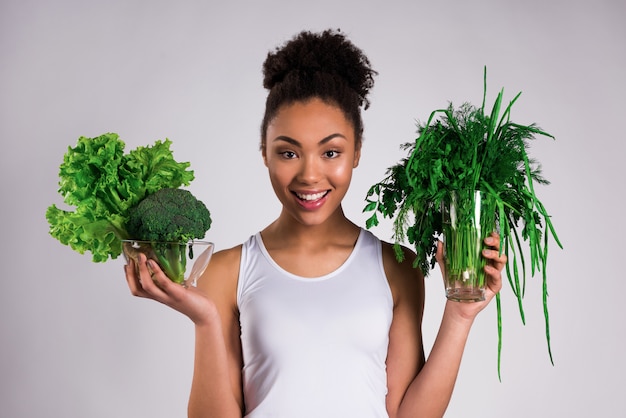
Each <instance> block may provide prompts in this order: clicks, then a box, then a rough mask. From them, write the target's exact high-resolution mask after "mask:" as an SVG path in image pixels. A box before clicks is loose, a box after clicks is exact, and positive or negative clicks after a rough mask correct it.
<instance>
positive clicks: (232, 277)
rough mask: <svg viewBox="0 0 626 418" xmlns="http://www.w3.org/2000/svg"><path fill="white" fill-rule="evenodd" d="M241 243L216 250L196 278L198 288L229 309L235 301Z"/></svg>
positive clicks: (233, 305)
mask: <svg viewBox="0 0 626 418" xmlns="http://www.w3.org/2000/svg"><path fill="white" fill-rule="evenodd" d="M241 248H242V245H237V246H235V247H232V248H228V249H224V250H220V251H216V252H215V253H214V254H213V256H212V257H211V261H210V262H209V265H208V266H207V268H206V270H205V272H204V274H203V275H202V277H201V278H200V279H199V280H198V288H199V289H201V290H202V291H204V292H205V293H206V294H207V295H208V296H209V297H211V298H212V299H213V301H214V302H215V303H216V304H218V305H221V306H222V307H224V306H228V307H230V308H231V309H232V308H234V307H235V305H236V303H237V281H238V278H239V263H240V260H241Z"/></svg>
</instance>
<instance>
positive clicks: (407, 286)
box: [383, 243, 425, 417]
mask: <svg viewBox="0 0 626 418" xmlns="http://www.w3.org/2000/svg"><path fill="white" fill-rule="evenodd" d="M404 252H405V260H404V261H403V262H402V263H399V262H398V261H397V260H396V258H395V253H394V251H393V247H392V246H391V245H390V244H387V243H383V264H384V267H385V274H386V275H387V279H388V280H389V284H390V287H391V291H392V294H393V300H394V309H393V320H392V323H391V328H390V331H389V349H388V353H387V386H388V394H387V410H388V412H389V415H390V416H392V417H393V416H395V413H396V411H397V410H398V407H399V406H400V403H401V402H402V399H403V397H404V394H405V393H406V391H407V389H408V387H409V385H410V384H411V382H412V381H413V380H414V379H415V377H416V376H417V374H418V373H419V372H420V370H421V369H422V367H423V366H424V363H425V356H424V347H423V342H422V329H421V328H422V316H423V312H424V277H423V275H422V273H421V272H420V270H419V269H417V268H414V267H413V260H414V258H415V255H414V254H413V252H411V251H409V250H408V249H404Z"/></svg>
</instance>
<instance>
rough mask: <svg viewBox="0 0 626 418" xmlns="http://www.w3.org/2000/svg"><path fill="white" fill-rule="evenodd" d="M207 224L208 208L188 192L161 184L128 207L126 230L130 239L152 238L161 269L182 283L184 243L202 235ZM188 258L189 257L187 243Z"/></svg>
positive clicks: (185, 246) (184, 262)
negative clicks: (164, 186) (161, 185)
mask: <svg viewBox="0 0 626 418" xmlns="http://www.w3.org/2000/svg"><path fill="white" fill-rule="evenodd" d="M210 226H211V215H210V213H209V210H208V209H207V207H206V206H205V205H204V203H202V202H201V201H200V200H198V199H197V198H196V197H195V196H194V195H193V194H191V192H189V191H188V190H184V189H178V188H164V189H160V190H157V191H156V192H154V193H152V194H149V195H147V196H146V197H145V198H143V199H142V200H141V201H140V202H139V203H138V204H137V205H136V206H134V207H132V208H131V209H130V210H129V218H128V222H127V223H126V230H127V232H128V234H129V236H131V237H133V239H136V240H138V241H150V242H152V248H153V250H154V256H155V257H156V261H157V262H158V263H159V265H160V266H161V269H163V271H164V272H165V274H166V275H167V276H168V277H169V278H170V279H171V280H172V281H174V282H176V283H183V282H184V280H185V278H184V274H185V267H186V261H187V258H186V249H187V243H188V242H189V241H191V240H194V239H202V238H203V237H204V235H205V234H206V231H207V230H208V229H209V228H210ZM189 258H190V259H191V258H193V247H192V246H191V245H190V246H189Z"/></svg>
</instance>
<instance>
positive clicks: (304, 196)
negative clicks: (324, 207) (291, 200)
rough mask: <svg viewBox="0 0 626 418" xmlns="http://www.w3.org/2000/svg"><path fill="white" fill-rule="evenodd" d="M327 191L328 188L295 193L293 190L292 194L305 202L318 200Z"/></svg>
mask: <svg viewBox="0 0 626 418" xmlns="http://www.w3.org/2000/svg"><path fill="white" fill-rule="evenodd" d="M328 193H329V191H328V190H325V191H323V192H319V193H296V192H294V194H295V195H296V197H297V198H298V199H300V200H304V201H306V202H313V201H315V200H319V199H321V198H323V197H324V196H326V195H327V194H328Z"/></svg>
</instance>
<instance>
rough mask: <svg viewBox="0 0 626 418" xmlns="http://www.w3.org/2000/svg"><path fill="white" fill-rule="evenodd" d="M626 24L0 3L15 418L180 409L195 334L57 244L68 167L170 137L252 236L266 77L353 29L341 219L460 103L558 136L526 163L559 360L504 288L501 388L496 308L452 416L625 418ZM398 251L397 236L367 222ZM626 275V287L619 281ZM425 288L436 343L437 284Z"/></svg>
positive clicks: (435, 8) (183, 2)
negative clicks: (357, 65) (82, 156)
mask: <svg viewBox="0 0 626 418" xmlns="http://www.w3.org/2000/svg"><path fill="white" fill-rule="evenodd" d="M625 18H626V11H625V6H624V3H623V2H620V1H618V0H593V1H591V0H588V1H580V0H578V1H577V0H574V1H571V0H570V1H565V0H558V1H550V0H527V1H523V2H522V1H518V0H515V1H497V0H478V1H457V2H454V1H445V2H438V1H428V2H426V1H417V0H416V1H405V2H393V1H389V2H382V1H364V0H359V1H357V0H352V1H348V2H342V1H338V0H332V1H331V0H317V1H308V2H301V1H300V2H299V1H286V0H284V1H279V0H269V1H264V2H253V1H249V2H246V1H232V2H219V4H218V3H217V2H215V1H214V2H210V1H200V0H196V1H193V0H179V1H176V2H174V1H172V2H167V1H164V0H152V1H148V0H145V1H138V0H126V1H124V0H108V1H101V2H98V1H85V0H82V1H79V0H59V1H44V0H3V1H2V2H1V3H0V141H2V148H1V149H2V151H0V163H1V165H0V170H1V171H0V172H1V177H0V179H1V181H0V184H1V187H2V189H1V193H0V196H1V199H2V204H1V205H0V222H1V227H2V234H3V238H4V239H3V240H2V243H1V244H0V245H1V246H2V247H1V250H2V251H1V252H0V257H2V260H1V261H2V270H3V272H4V274H3V275H2V290H1V291H0V336H1V340H0V349H1V352H0V353H1V355H0V385H1V387H0V416H2V417H7V418H32V417H44V416H45V417H65V418H84V417H90V418H91V417H93V418H98V417H103V418H110V417H116V418H125V417H129V418H135V417H152V418H158V417H163V418H171V417H183V416H185V414H186V402H187V396H188V391H189V387H190V380H191V371H192V370H191V369H192V356H193V327H192V325H191V323H190V321H188V320H187V319H186V318H184V317H183V316H182V315H180V314H177V313H176V312H173V311H170V310H168V309H166V308H165V307H163V306H161V305H159V304H157V303H154V302H150V301H145V300H140V299H136V298H133V297H132V296H131V295H130V294H129V292H128V289H127V287H126V283H125V280H124V277H123V272H122V266H123V261H122V260H121V259H118V260H115V261H110V262H108V263H105V264H95V263H92V262H91V260H90V257H89V256H88V255H86V256H81V255H79V254H78V253H75V252H73V251H71V250H70V249H69V248H68V247H65V246H62V245H60V244H59V243H58V242H57V241H55V240H53V239H52V238H51V237H50V236H49V235H48V225H47V222H46V220H45V217H44V213H45V210H46V208H47V207H48V206H49V205H50V204H52V203H60V202H61V201H60V196H59V195H58V194H57V192H56V190H57V181H58V177H57V174H58V166H59V164H60V163H61V160H62V155H63V153H64V152H65V151H66V149H67V147H68V146H69V145H73V144H75V142H76V140H77V138H78V137H79V136H81V135H84V136H96V135H99V134H102V133H105V132H117V133H119V134H120V135H121V137H122V139H124V140H125V141H126V143H127V149H129V150H130V149H132V148H134V147H135V146H138V145H147V144H151V143H152V142H153V141H154V140H156V139H163V138H166V137H167V138H170V139H172V140H173V142H174V145H173V149H174V153H175V157H176V158H177V159H179V160H180V161H191V163H192V168H193V169H195V172H196V180H195V181H194V183H192V186H191V190H192V191H193V192H194V193H195V194H196V195H197V196H198V197H199V198H200V199H201V200H203V201H205V203H207V205H208V206H209V208H210V210H211V212H212V215H213V219H214V226H213V227H212V229H211V230H210V231H209V234H208V236H207V238H209V239H210V240H212V241H214V242H215V243H216V244H217V247H218V249H220V248H226V247H229V246H232V245H235V244H238V243H240V242H242V241H243V240H245V239H246V238H247V237H248V236H249V235H250V234H251V233H253V232H256V231H257V230H259V229H260V228H262V227H264V226H265V225H266V224H268V223H269V222H270V221H271V220H273V219H274V217H275V216H276V215H277V214H278V209H279V207H278V204H277V200H276V199H275V197H274V195H273V192H272V189H271V187H270V185H269V181H267V179H266V173H265V169H264V166H263V164H262V161H261V158H260V155H259V152H258V128H259V124H260V120H261V117H262V111H263V102H264V97H265V92H264V90H263V89H262V87H261V72H260V68H261V63H262V61H263V59H264V57H265V55H266V54H267V52H268V51H269V50H270V49H273V48H274V47H275V46H276V45H278V44H279V43H282V42H283V41H284V40H286V39H288V38H290V37H291V36H292V35H293V34H295V33H296V32H298V31H300V30H302V29H311V30H321V29H325V28H329V27H336V28H341V29H342V30H343V31H345V32H346V33H347V34H348V35H349V36H350V38H351V39H352V40H353V41H354V42H355V43H356V44H357V45H359V46H360V47H361V48H363V49H364V51H365V52H366V53H367V54H368V56H369V57H370V59H371V61H372V64H373V65H374V67H375V68H376V69H377V70H378V71H379V73H380V75H379V76H378V78H377V82H376V86H375V88H374V90H373V94H372V97H371V99H372V106H371V108H370V109H369V110H368V111H366V112H365V114H364V118H365V124H366V139H365V143H364V149H363V157H362V161H361V166H360V167H359V168H358V169H357V171H356V173H355V177H354V182H353V186H352V189H351V192H350V193H349V194H348V196H347V197H346V201H345V209H346V212H347V213H348V215H349V216H350V217H352V218H353V219H354V220H355V221H357V222H358V223H360V224H364V220H365V215H363V214H361V209H362V207H363V206H364V197H365V193H366V191H367V189H368V187H369V186H370V185H371V184H373V183H374V182H376V181H378V180H380V179H381V178H382V176H383V174H384V171H385V169H386V168H387V167H388V166H390V165H392V164H394V163H395V162H396V161H397V160H398V159H399V158H400V157H401V156H402V153H401V151H400V150H399V148H398V146H399V144H400V143H403V142H406V141H409V140H412V139H414V136H415V135H414V133H415V119H424V118H426V117H427V116H428V113H429V112H430V111H431V110H433V109H435V108H438V107H443V106H445V105H447V103H448V101H449V100H451V101H453V102H454V103H455V104H460V103H461V102H463V101H471V102H474V103H476V104H480V100H481V99H482V75H483V66H485V65H486V66H487V68H488V83H489V88H490V90H489V96H488V100H490V101H492V100H493V99H494V98H495V95H496V93H497V91H498V90H499V89H500V88H502V87H504V88H505V98H506V99H511V98H512V97H513V96H514V95H515V94H516V93H517V92H518V91H523V94H522V96H521V98H520V100H519V101H518V103H517V104H516V105H515V107H514V110H513V115H512V116H513V120H515V121H519V122H523V123H530V122H537V123H538V124H539V125H540V126H541V127H542V128H544V129H545V130H546V131H548V132H550V133H552V134H553V135H555V136H556V138H557V140H556V141H551V140H546V139H541V140H539V141H538V142H536V143H535V144H534V145H533V148H532V154H533V156H535V157H536V158H538V159H539V160H540V161H541V162H542V163H543V166H544V174H545V175H546V177H547V178H548V179H549V180H551V181H552V184H551V185H550V186H548V187H542V188H540V189H539V190H538V194H539V196H540V199H541V200H542V201H543V202H544V204H545V205H546V207H547V209H548V211H549V212H550V214H551V215H552V216H553V221H554V224H555V226H556V228H557V232H558V233H559V235H560V237H561V239H562V241H563V243H564V245H565V249H564V250H563V251H561V250H557V249H556V246H555V245H552V248H553V250H552V252H551V254H550V261H549V263H550V265H549V286H550V287H549V290H550V298H549V302H550V309H551V310H550V313H551V324H552V342H553V350H554V357H555V366H554V367H553V366H552V365H551V364H550V362H549V359H548V355H547V351H546V344H545V338H544V329H543V316H542V310H541V298H540V288H541V286H540V283H541V282H540V279H539V278H535V279H533V280H532V281H531V283H530V284H529V288H528V292H527V293H528V294H527V298H526V310H527V325H526V326H522V325H521V324H520V320H519V315H518V314H517V312H516V308H515V304H514V303H513V302H514V301H513V296H512V294H511V292H510V290H509V289H508V288H505V291H504V292H503V303H504V306H505V312H504V315H505V317H504V320H505V323H504V333H505V334H504V347H503V350H504V351H503V359H502V372H503V381H502V382H501V383H500V382H499V381H498V378H497V374H496V341H497V340H496V323H495V306H491V307H490V308H491V309H488V310H487V311H485V312H484V313H483V314H481V316H480V317H479V319H478V320H477V322H476V324H475V327H474V329H473V331H472V334H471V336H470V340H469V342H468V346H467V351H466V355H465V358H464V362H463V365H462V369H461V373H460V376H459V379H458V383H457V386H456V391H455V394H454V396H453V399H452V402H451V404H450V408H449V410H448V414H447V416H448V417H483V418H485V417H504V416H506V417H509V418H526V417H562V416H567V417H590V416H594V417H620V416H621V417H623V416H624V415H623V409H622V405H623V399H622V398H623V390H624V384H623V381H622V377H623V376H624V375H625V374H626V360H625V358H624V354H623V347H624V346H623V342H622V341H623V340H624V337H625V334H626V327H625V326H624V319H626V314H625V313H624V310H623V309H622V306H621V305H622V303H623V294H622V291H623V289H624V286H623V284H621V282H620V280H621V278H622V276H623V272H621V270H620V267H619V266H620V265H621V263H619V260H620V259H621V257H623V256H624V245H623V242H624V241H623V239H622V238H623V237H622V235H624V233H625V232H626V231H625V230H624V224H623V221H622V219H621V216H623V210H621V209H622V207H621V203H622V202H623V200H624V199H623V198H624V180H625V176H624V171H623V168H622V165H623V164H622V162H623V155H624V152H625V151H626V146H625V145H624V139H625V138H624V134H623V128H622V125H623V117H624V113H625V110H626V109H625V106H624V98H625V97H626V87H625V86H626V83H625V82H624V74H625V73H626V48H625V47H624V42H625V41H626V29H625V28H626V25H624V21H625ZM374 232H375V233H377V235H379V236H380V237H381V238H383V239H389V238H390V234H391V229H390V226H389V224H383V225H381V226H380V227H378V228H376V229H375V230H374ZM620 272H621V273H620ZM427 280H428V282H427V291H428V294H427V305H426V315H425V321H424V335H425V338H426V344H427V348H430V344H432V341H433V339H434V336H435V332H436V331H437V327H438V324H439V319H440V315H441V312H442V306H443V298H444V296H443V289H442V285H441V282H440V277H439V276H437V275H436V274H433V275H432V276H431V277H429V278H428V279H427Z"/></svg>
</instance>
